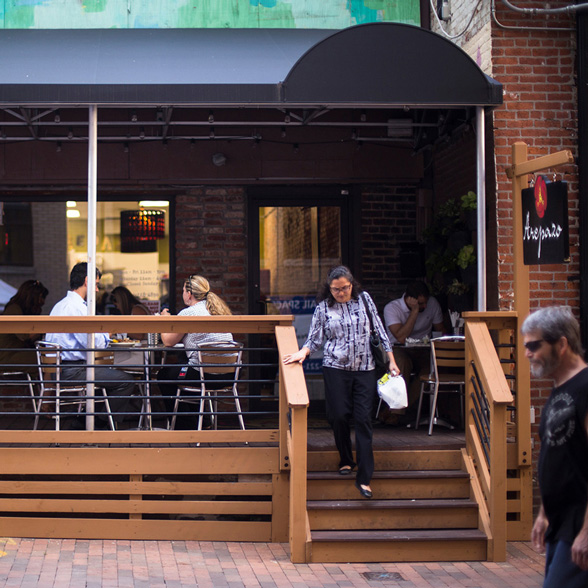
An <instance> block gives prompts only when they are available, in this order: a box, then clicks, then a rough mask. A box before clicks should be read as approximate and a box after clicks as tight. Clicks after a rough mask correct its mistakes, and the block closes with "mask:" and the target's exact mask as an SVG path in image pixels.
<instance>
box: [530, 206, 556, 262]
mask: <svg viewBox="0 0 588 588" xmlns="http://www.w3.org/2000/svg"><path fill="white" fill-rule="evenodd" d="M562 232H563V229H562V227H561V226H560V225H556V224H555V223H551V227H542V226H539V227H532V226H531V225H530V222H529V213H528V212H527V218H526V219H525V230H524V232H523V241H538V244H537V245H538V250H537V259H539V258H540V257H541V243H542V242H543V240H544V239H557V238H559V236H560V235H561V234H562Z"/></svg>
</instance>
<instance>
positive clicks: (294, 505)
mask: <svg viewBox="0 0 588 588" xmlns="http://www.w3.org/2000/svg"><path fill="white" fill-rule="evenodd" d="M275 332H276V341H277V344H278V356H279V364H280V463H281V464H282V465H281V468H282V469H289V470H290V503H289V520H290V522H289V529H290V536H289V540H290V557H291V559H292V561H293V562H294V563H304V562H306V561H307V553H306V546H307V542H308V540H307V537H308V532H309V527H308V516H307V512H306V470H307V409H308V404H309V400H308V391H307V389H306V381H305V379H304V372H303V370H302V365H301V364H299V363H295V364H288V365H284V364H283V363H282V361H281V358H282V357H283V356H284V355H286V354H291V353H295V352H296V351H298V341H297V339H296V332H295V330H294V327H281V326H276V329H275ZM288 415H289V416H290V420H289V421H288Z"/></svg>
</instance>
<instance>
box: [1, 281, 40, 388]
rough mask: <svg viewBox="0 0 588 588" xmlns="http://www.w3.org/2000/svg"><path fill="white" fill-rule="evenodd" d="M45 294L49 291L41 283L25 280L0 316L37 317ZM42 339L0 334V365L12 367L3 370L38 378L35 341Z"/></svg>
mask: <svg viewBox="0 0 588 588" xmlns="http://www.w3.org/2000/svg"><path fill="white" fill-rule="evenodd" d="M47 294H49V290H47V288H45V286H43V284H41V282H39V281H38V280H27V281H26V282H23V283H22V284H21V285H20V288H19V289H18V291H17V293H16V294H15V295H14V296H13V297H12V298H11V299H10V300H9V301H8V304H7V305H6V307H5V308H4V312H3V313H2V314H5V315H39V314H41V310H42V308H43V304H45V298H46V297H47ZM42 337H43V335H40V334H37V335H33V334H31V333H21V334H12V333H0V364H2V365H6V366H14V367H7V368H5V369H6V370H7V371H15V372H27V373H29V374H30V375H31V377H33V378H38V376H39V372H38V370H37V354H36V352H35V341H38V340H39V339H41V338H42ZM26 348H30V351H27V350H26ZM19 364H28V365H19Z"/></svg>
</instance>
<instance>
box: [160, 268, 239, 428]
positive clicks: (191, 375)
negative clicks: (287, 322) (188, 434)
mask: <svg viewBox="0 0 588 588" xmlns="http://www.w3.org/2000/svg"><path fill="white" fill-rule="evenodd" d="M182 298H183V300H184V304H185V305H186V308H184V309H183V310H181V311H180V312H179V313H178V316H215V315H230V314H233V313H232V312H231V309H230V308H229V306H228V304H227V303H226V302H225V301H224V300H223V299H222V298H221V297H220V296H217V295H216V294H215V293H214V292H212V291H211V290H210V284H209V283H208V280H207V279H206V278H204V277H202V276H196V275H194V276H190V277H189V278H188V279H187V280H186V281H185V282H184V287H183V289H182ZM161 316H169V310H168V309H167V308H164V309H163V310H162V311H161ZM161 341H162V342H163V344H164V345H165V346H166V347H173V346H174V345H177V344H178V343H183V344H184V348H185V350H186V355H187V357H188V365H187V366H186V365H181V364H174V365H166V366H165V367H163V368H162V369H161V370H159V372H158V373H157V385H158V386H159V391H160V392H161V396H162V398H163V402H164V404H165V411H166V412H167V413H170V414H169V415H168V416H171V413H172V412H173V410H174V404H175V398H176V393H177V389H178V384H189V383H190V382H200V371H199V369H198V353H197V351H196V346H197V345H202V344H203V343H232V342H233V335H232V334H231V333H161ZM214 379H215V374H208V375H207V376H206V381H207V387H208V388H211V389H214V388H215V387H216V388H222V387H224V384H217V385H216V386H215V384H210V383H208V381H209V380H214ZM216 379H220V380H223V379H226V376H224V375H222V374H221V375H218V376H217V377H216ZM170 380H172V381H170ZM185 406H186V405H185V404H180V407H181V408H182V409H184V410H189V408H184V407H185ZM195 418H197V417H190V418H185V419H180V418H178V419H177V420H176V428H178V429H182V428H187V429H194V428H195V426H194V419H195Z"/></svg>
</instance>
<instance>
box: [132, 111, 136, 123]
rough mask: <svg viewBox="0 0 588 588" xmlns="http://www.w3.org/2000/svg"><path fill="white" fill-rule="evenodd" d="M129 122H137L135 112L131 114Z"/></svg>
mask: <svg viewBox="0 0 588 588" xmlns="http://www.w3.org/2000/svg"><path fill="white" fill-rule="evenodd" d="M131 122H137V112H136V111H135V110H133V112H132V113H131Z"/></svg>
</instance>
